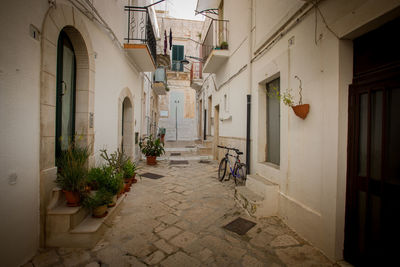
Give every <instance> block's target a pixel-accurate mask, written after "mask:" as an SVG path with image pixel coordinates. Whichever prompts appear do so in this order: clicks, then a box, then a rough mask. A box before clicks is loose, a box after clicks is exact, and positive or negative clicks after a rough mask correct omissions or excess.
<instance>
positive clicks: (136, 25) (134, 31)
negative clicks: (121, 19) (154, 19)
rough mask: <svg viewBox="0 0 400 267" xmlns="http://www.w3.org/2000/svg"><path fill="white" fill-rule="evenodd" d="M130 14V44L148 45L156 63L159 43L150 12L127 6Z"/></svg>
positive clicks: (128, 40) (128, 38)
mask: <svg viewBox="0 0 400 267" xmlns="http://www.w3.org/2000/svg"><path fill="white" fill-rule="evenodd" d="M125 11H127V12H128V37H127V38H125V40H126V41H127V42H128V44H129V43H130V42H131V43H138V44H147V46H148V48H149V50H150V53H151V56H152V57H153V60H154V62H156V59H157V41H156V37H155V35H154V30H153V25H152V23H151V19H150V15H149V10H148V9H147V8H145V7H134V6H125Z"/></svg>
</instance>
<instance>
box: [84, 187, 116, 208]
mask: <svg viewBox="0 0 400 267" xmlns="http://www.w3.org/2000/svg"><path fill="white" fill-rule="evenodd" d="M111 199H112V194H111V193H110V192H108V191H107V190H105V189H100V190H98V191H96V193H95V194H94V195H87V196H86V197H85V199H84V200H83V203H82V204H83V206H84V207H85V208H88V209H94V208H96V207H99V206H103V205H107V204H108V203H110V202H111Z"/></svg>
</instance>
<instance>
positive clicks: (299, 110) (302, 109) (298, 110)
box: [292, 104, 310, 120]
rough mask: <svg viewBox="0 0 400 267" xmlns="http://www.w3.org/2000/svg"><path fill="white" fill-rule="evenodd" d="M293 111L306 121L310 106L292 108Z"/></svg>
mask: <svg viewBox="0 0 400 267" xmlns="http://www.w3.org/2000/svg"><path fill="white" fill-rule="evenodd" d="M292 109H293V111H294V113H295V114H296V115H297V116H298V117H300V118H302V119H303V120H304V119H305V118H306V117H307V114H308V112H309V111H310V105H309V104H303V105H297V106H292Z"/></svg>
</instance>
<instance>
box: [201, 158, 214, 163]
mask: <svg viewBox="0 0 400 267" xmlns="http://www.w3.org/2000/svg"><path fill="white" fill-rule="evenodd" d="M210 162H211V161H209V160H207V159H201V160H200V161H199V163H210Z"/></svg>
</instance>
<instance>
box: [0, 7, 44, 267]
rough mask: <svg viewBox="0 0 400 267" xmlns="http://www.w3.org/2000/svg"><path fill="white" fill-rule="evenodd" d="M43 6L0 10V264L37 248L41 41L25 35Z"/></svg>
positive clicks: (17, 261)
mask: <svg viewBox="0 0 400 267" xmlns="http://www.w3.org/2000/svg"><path fill="white" fill-rule="evenodd" d="M47 7H48V4H47V1H36V2H33V1H7V2H2V4H1V8H0V23H1V25H2V26H1V28H0V34H1V36H2V37H1V39H0V122H1V125H2V126H1V129H0V137H1V138H0V177H1V179H0V214H1V217H2V219H1V220H0V265H1V266H16V265H18V264H21V263H23V262H25V261H27V260H29V258H30V257H32V256H33V255H34V253H35V252H36V249H37V248H38V246H39V131H40V124H39V117H40V115H39V96H40V90H39V85H40V42H39V41H36V40H34V39H33V38H31V37H30V36H29V25H30V24H33V25H35V26H36V27H37V28H39V29H41V26H42V22H43V17H44V14H45V12H46V11H47ZM17 14H24V15H17ZM13 173H15V174H16V177H17V178H16V183H15V184H10V180H9V176H10V175H11V174H13Z"/></svg>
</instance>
